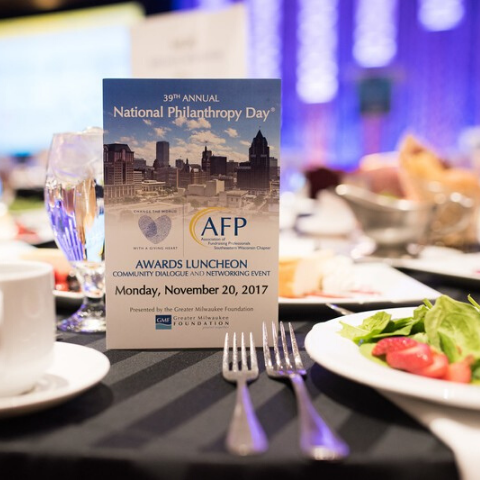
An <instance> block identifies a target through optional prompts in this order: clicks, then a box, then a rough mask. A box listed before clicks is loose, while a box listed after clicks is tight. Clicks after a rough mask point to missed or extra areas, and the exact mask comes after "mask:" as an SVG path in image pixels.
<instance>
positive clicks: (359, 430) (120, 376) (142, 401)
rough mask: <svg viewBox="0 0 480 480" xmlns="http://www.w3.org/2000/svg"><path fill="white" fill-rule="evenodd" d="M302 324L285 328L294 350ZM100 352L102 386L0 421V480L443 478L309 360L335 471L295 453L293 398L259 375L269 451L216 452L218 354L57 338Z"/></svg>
mask: <svg viewBox="0 0 480 480" xmlns="http://www.w3.org/2000/svg"><path fill="white" fill-rule="evenodd" d="M311 326H312V323H311V322H303V321H302V322H295V323H294V327H295V330H296V332H297V334H298V336H299V340H300V343H301V344H302V343H303V339H304V337H305V334H306V333H307V332H308V331H309V330H310V328H311ZM62 337H63V338H62V340H61V341H64V342H71V343H76V344H80V345H85V346H86V347H89V348H94V349H96V350H99V351H101V352H104V353H105V354H106V355H107V357H108V358H109V360H110V362H111V365H112V366H111V370H110V372H109V373H108V375H107V376H106V378H105V379H104V381H103V382H102V383H101V384H99V385H97V386H95V387H93V388H92V389H90V390H89V391H87V392H86V393H84V394H82V395H80V396H79V397H77V398H75V399H73V400H70V401H69V402H67V403H65V404H63V405H60V406H57V407H54V408H52V409H50V410H46V411H43V412H38V413H35V414H31V415H28V416H23V417H18V418H10V419H4V420H1V421H0V472H2V479H8V480H9V479H22V480H23V479H30V478H32V479H33V478H35V479H37V478H49V479H55V478H64V479H65V480H74V479H87V480H94V479H97V478H98V479H102V480H105V479H106V478H109V479H113V478H116V476H120V478H121V479H124V478H128V479H129V478H131V479H135V480H142V479H169V480H171V479H172V480H174V479H185V480H186V479H225V478H227V479H229V480H233V479H247V478H248V479H249V480H255V479H265V478H269V479H272V480H274V479H275V480H276V479H302V478H309V479H314V478H316V479H322V480H326V479H335V480H336V479H340V480H341V479H348V480H351V479H356V480H360V479H368V480H372V479H381V480H385V478H388V479H389V480H395V479H408V480H415V479H422V480H425V479H430V478H432V479H435V480H443V479H444V480H455V479H456V478H458V473H457V470H456V467H455V462H454V458H453V455H452V453H451V452H450V450H448V449H447V448H446V447H445V446H444V445H443V444H442V443H441V442H440V441H439V440H437V439H436V438H435V437H434V436H433V435H432V434H430V433H429V432H428V431H426V430H425V429H424V428H422V427H421V426H419V425H418V424H417V423H416V422H414V421H413V420H412V419H410V418H409V417H408V416H407V415H406V414H404V413H403V412H402V411H400V410H399V409H398V408H397V407H395V406H394V405H392V404H391V403H390V402H388V401H387V400H386V399H384V398H383V397H382V396H380V395H379V394H378V393H376V392H375V391H374V390H372V389H370V388H367V387H364V386H361V385H358V384H356V383H354V382H351V381H349V380H346V379H343V378H341V377H338V376H336V375H334V374H332V373H330V372H328V371H326V370H325V369H323V368H322V367H320V366H319V365H316V364H313V362H312V361H311V360H310V359H309V358H308V356H307V355H306V354H305V352H304V360H305V363H306V365H307V366H308V367H309V375H308V379H307V387H308V389H309V391H310V393H311V395H312V397H313V401H314V403H315V405H316V407H317V409H318V411H319V412H321V414H322V415H323V416H324V417H325V419H326V420H327V422H328V423H329V424H330V425H331V426H332V427H333V428H335V429H336V430H337V431H338V432H339V433H340V435H341V436H342V437H343V438H344V439H345V440H346V441H347V442H348V443H349V444H350V446H351V450H352V453H351V456H350V457H349V458H348V459H347V460H346V461H344V462H341V463H332V464H329V463H315V462H311V461H308V460H305V459H303V458H302V457H301V456H300V454H299V449H298V438H297V437H298V432H297V429H298V424H297V416H296V406H295V400H294V396H293V392H292V390H291V389H290V387H289V386H288V385H287V384H284V383H281V382H278V381H274V380H271V379H269V378H268V377H267V375H266V374H265V371H264V368H263V367H264V366H263V361H261V356H260V368H261V374H260V377H259V379H258V380H257V381H256V382H254V383H252V384H251V385H250V393H251V397H252V401H253V403H254V406H255V408H256V411H257V413H258V417H259V419H260V422H261V423H262V424H263V426H264V428H265V430H266V432H267V435H268V438H269V440H270V449H269V451H268V452H267V453H266V454H264V455H261V456H258V457H249V458H239V457H235V456H232V455H230V454H228V453H227V452H226V451H225V448H224V438H225V434H226V428H227V425H228V423H229V421H230V417H231V414H232V410H233V405H234V400H235V386H234V385H232V384H230V383H227V382H225V381H224V380H223V378H222V376H221V371H220V365H221V357H222V352H221V351H220V350H185V351H167V350H163V351H162V350H156V351H137V350H110V351H106V349H105V337H104V336H103V335H74V334H63V335H62Z"/></svg>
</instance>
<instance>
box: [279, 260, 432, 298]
mask: <svg viewBox="0 0 480 480" xmlns="http://www.w3.org/2000/svg"><path fill="white" fill-rule="evenodd" d="M353 277H354V278H353V283H354V285H355V289H354V290H352V291H346V292H341V293H340V294H338V295H336V294H331V295H328V296H320V295H314V296H306V297H302V298H284V297H280V298H279V302H280V305H282V306H294V305H297V306H300V305H301V306H308V305H312V306H314V305H325V304H326V303H336V304H342V305H358V304H365V305H374V304H382V305H387V306H395V304H397V306H398V304H400V305H401V304H410V303H415V302H419V303H420V302H422V301H423V300H424V299H425V298H428V299H429V300H434V299H436V298H438V297H439V296H440V295H441V294H440V293H439V292H437V291H436V290H434V289H432V288H430V287H428V286H427V285H424V284H423V283H421V282H419V281H418V280H415V279H414V278H411V277H409V276H408V275H405V274H404V273H402V272H400V271H398V270H396V269H395V268H393V267H391V266H389V265H386V264H384V263H359V264H355V265H353Z"/></svg>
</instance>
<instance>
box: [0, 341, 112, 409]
mask: <svg viewBox="0 0 480 480" xmlns="http://www.w3.org/2000/svg"><path fill="white" fill-rule="evenodd" d="M109 369H110V362H109V360H108V358H107V357H106V356H105V355H104V354H103V353H100V352H98V351H96V350H94V349H92V348H89V347H82V346H80V345H73V344H70V343H62V342H56V343H55V346H54V360H53V363H52V365H51V366H50V368H49V369H48V370H47V372H46V373H45V374H44V375H43V376H42V377H41V378H40V380H39V381H38V382H37V383H36V384H35V386H34V387H33V389H32V390H30V391H28V392H26V393H23V394H21V395H15V396H11V397H0V418H5V417H13V416H17V415H23V414H26V413H32V412H35V411H39V410H43V409H46V408H50V407H53V406H55V405H58V404H60V403H63V402H66V401H67V400H69V399H71V398H73V397H75V396H76V395H79V394H80V393H82V392H84V391H85V390H87V389H89V388H90V387H92V386H94V385H96V384H97V383H99V382H100V381H101V380H102V379H103V378H104V377H105V375H106V374H107V372H108V370H109Z"/></svg>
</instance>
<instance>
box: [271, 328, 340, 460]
mask: <svg viewBox="0 0 480 480" xmlns="http://www.w3.org/2000/svg"><path fill="white" fill-rule="evenodd" d="M288 326H289V330H290V340H291V344H292V354H293V363H292V361H291V360H290V353H289V351H288V346H287V339H286V335H285V327H284V326H283V323H282V322H280V334H281V339H282V347H283V361H282V359H281V358H280V352H279V348H278V332H277V328H276V327H275V324H274V323H273V322H272V335H273V351H274V355H275V365H273V363H272V358H271V356H270V347H269V346H268V333H267V326H266V324H265V322H264V323H263V354H264V357H265V367H266V370H267V374H268V376H269V377H272V378H277V379H288V380H290V381H291V383H292V386H293V389H294V392H295V396H296V398H297V405H298V413H299V417H300V450H301V451H302V453H303V454H304V455H305V456H307V457H308V458H312V459H314V460H340V459H342V458H344V457H346V456H347V455H348V454H349V448H348V446H347V444H346V443H345V442H344V441H343V440H341V439H340V438H339V437H337V436H336V435H335V433H334V432H333V431H332V430H331V429H330V427H329V426H328V425H327V424H326V423H325V421H324V420H323V419H322V418H321V417H320V416H319V415H318V413H317V412H316V410H315V407H314V406H313V404H312V402H311V400H310V397H309V395H308V392H307V389H306V387H305V384H304V382H303V378H302V377H303V376H305V375H306V374H307V372H306V370H305V368H304V366H303V363H302V359H301V358H300V353H299V351H298V346H297V341H296V339H295V334H294V332H293V327H292V324H291V323H289V324H288Z"/></svg>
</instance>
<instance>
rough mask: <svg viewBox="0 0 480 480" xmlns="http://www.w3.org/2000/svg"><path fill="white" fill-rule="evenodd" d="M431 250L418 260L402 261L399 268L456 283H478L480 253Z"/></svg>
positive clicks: (479, 277)
mask: <svg viewBox="0 0 480 480" xmlns="http://www.w3.org/2000/svg"><path fill="white" fill-rule="evenodd" d="M444 250H445V252H446V254H442V250H440V249H438V250H434V249H433V248H432V249H431V250H429V251H428V252H427V253H429V254H427V253H426V254H424V255H422V256H420V257H419V258H412V259H402V260H399V261H398V262H397V264H396V266H398V267H399V268H405V269H408V270H415V271H418V272H427V273H432V274H435V275H440V276H443V277H448V278H450V279H452V280H456V281H467V282H469V283H471V282H473V283H478V282H480V253H462V252H460V251H458V250H453V249H448V250H447V249H444Z"/></svg>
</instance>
